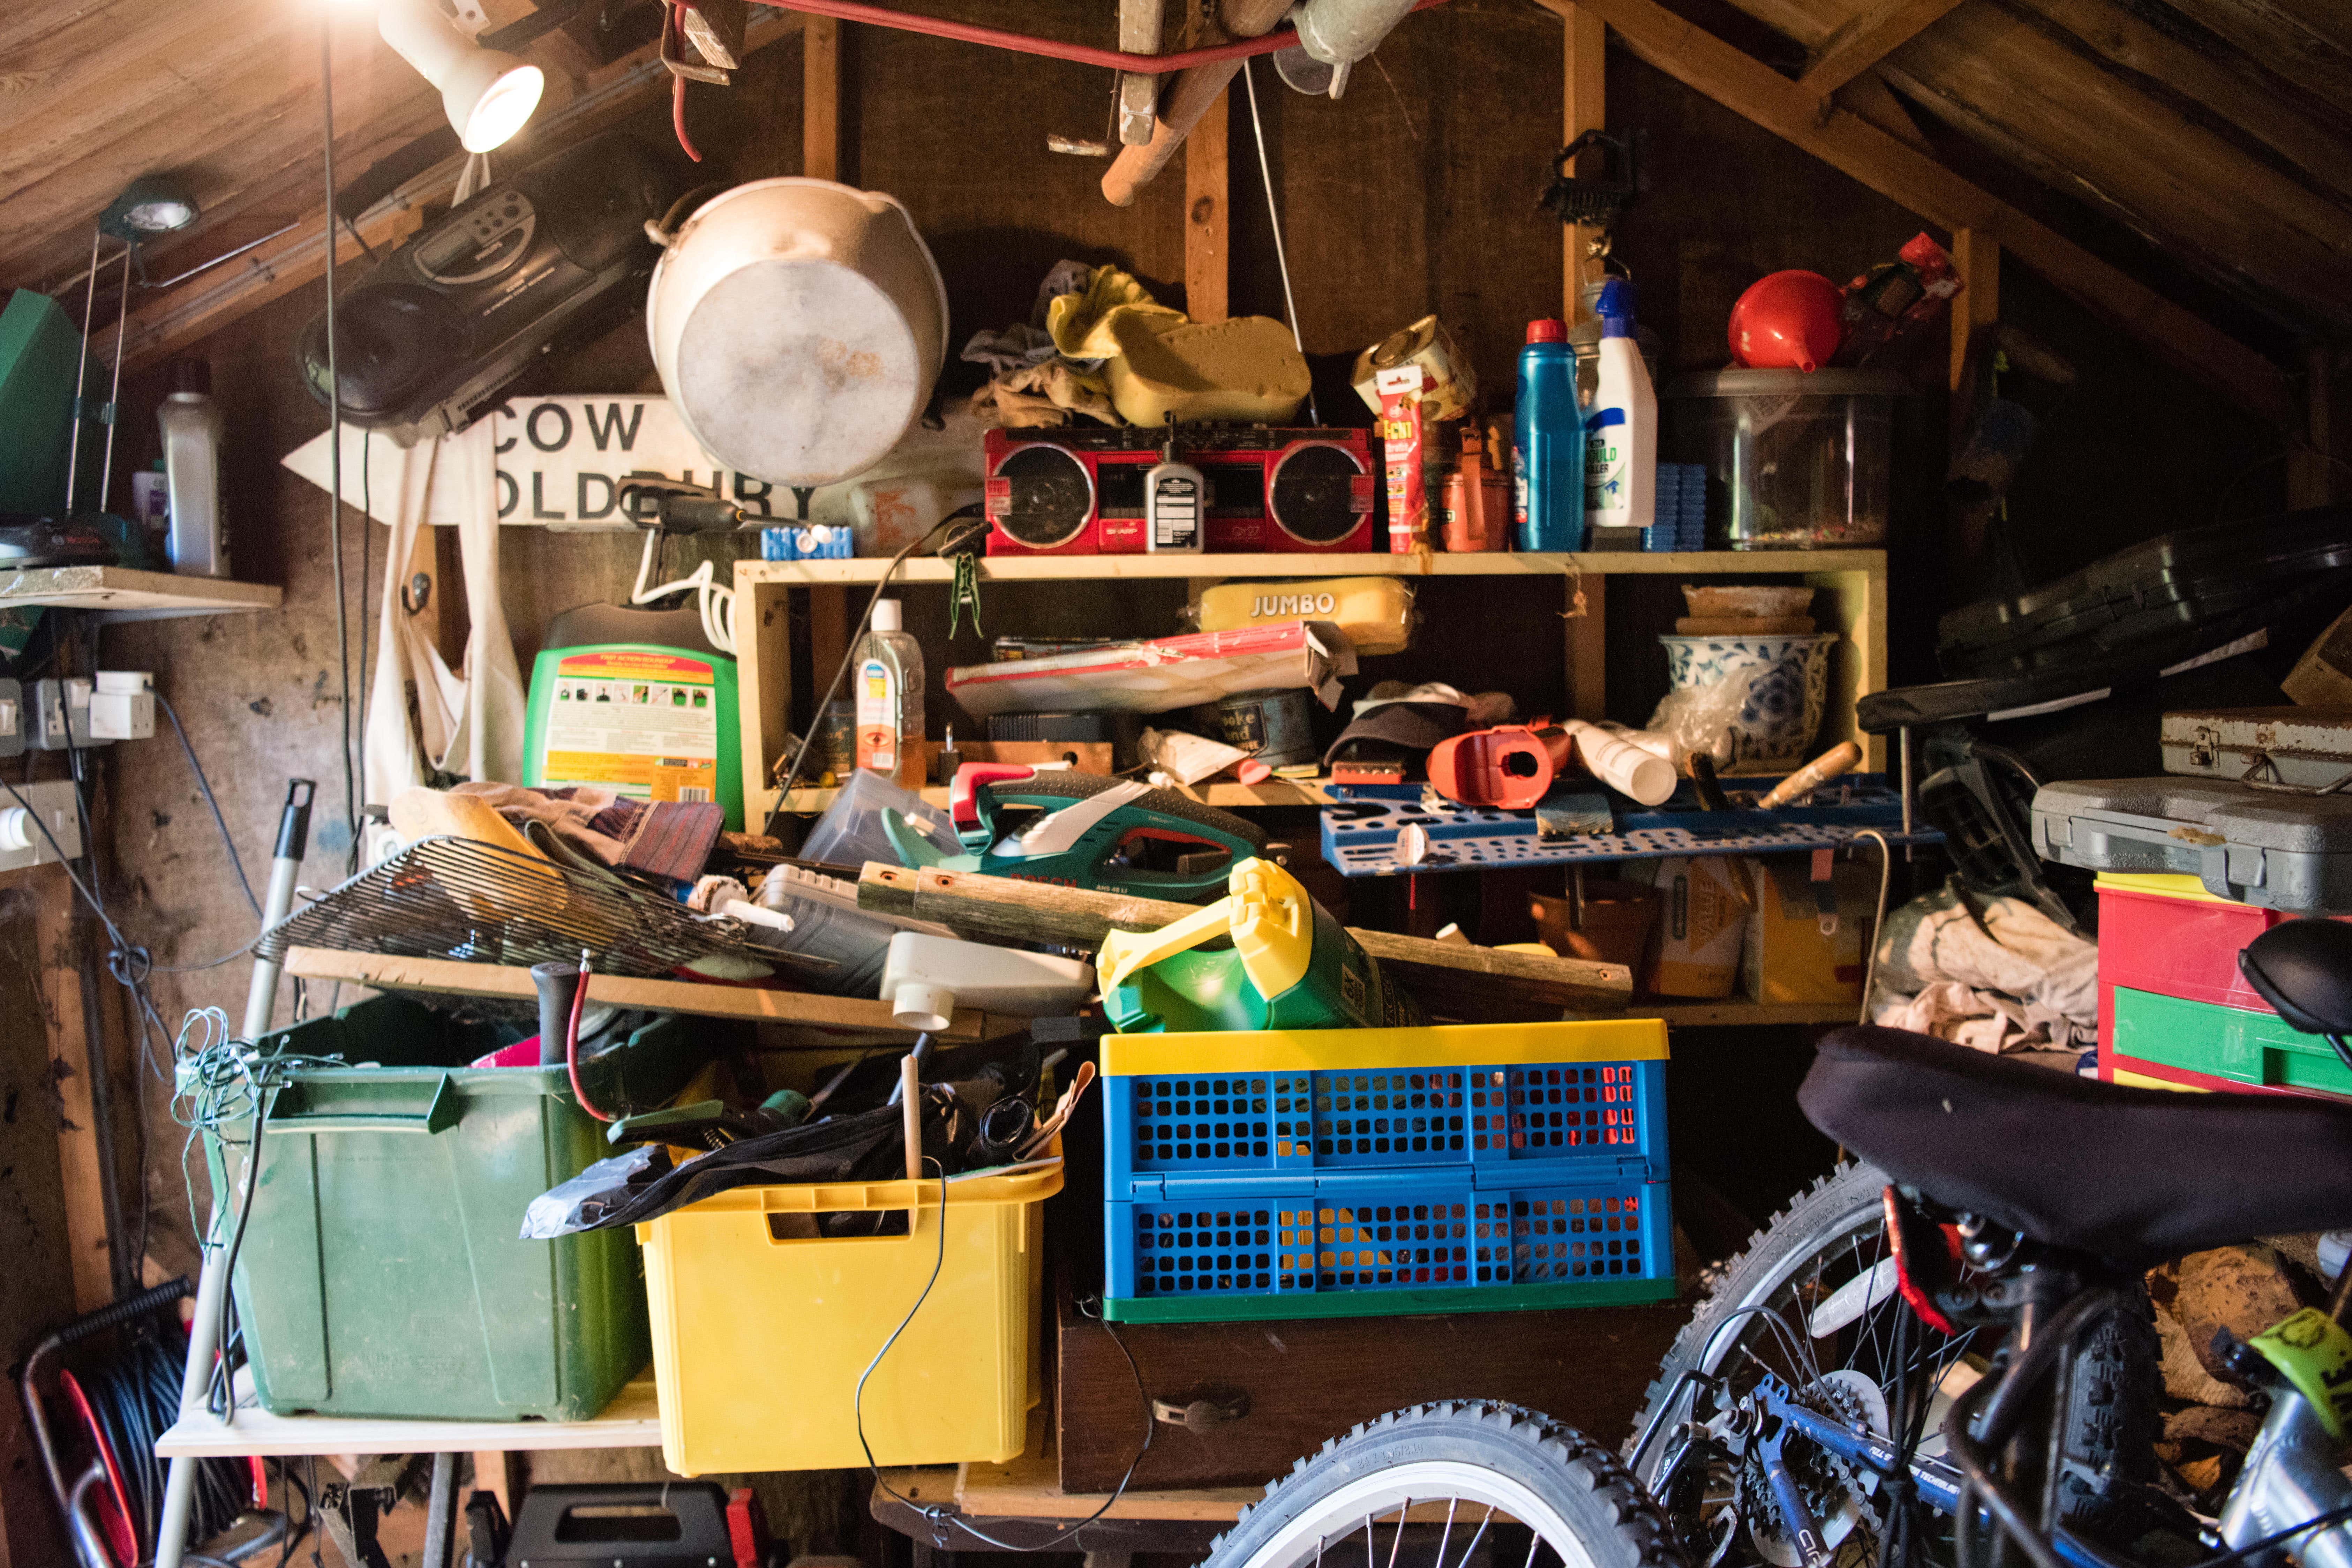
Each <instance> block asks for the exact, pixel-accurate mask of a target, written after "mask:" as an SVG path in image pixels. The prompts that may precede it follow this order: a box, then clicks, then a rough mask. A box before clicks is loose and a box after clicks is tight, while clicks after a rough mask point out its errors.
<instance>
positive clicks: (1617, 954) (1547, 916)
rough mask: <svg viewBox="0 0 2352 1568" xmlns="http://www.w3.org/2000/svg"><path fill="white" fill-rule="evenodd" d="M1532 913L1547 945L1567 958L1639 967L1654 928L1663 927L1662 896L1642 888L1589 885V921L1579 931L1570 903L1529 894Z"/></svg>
mask: <svg viewBox="0 0 2352 1568" xmlns="http://www.w3.org/2000/svg"><path fill="white" fill-rule="evenodd" d="M1528 913H1530V914H1532V915H1534V916H1535V921H1536V934H1537V935H1538V936H1540V937H1541V938H1542V939H1543V943H1544V945H1545V946H1546V947H1549V948H1550V949H1551V950H1552V951H1553V952H1557V953H1559V955H1560V956H1562V957H1563V958H1588V959H1592V960H1594V961H1596V962H1599V963H1623V964H1638V963H1641V962H1642V949H1643V946H1644V945H1645V944H1647V942H1649V940H1650V928H1651V926H1653V925H1654V924H1656V923H1657V919H1658V890H1657V889H1655V888H1652V887H1647V886H1644V885H1643V884H1642V883H1640V882H1607V881H1599V880H1592V881H1587V882H1586V883H1585V884H1584V918H1583V921H1581V922H1580V925H1579V926H1577V927H1576V928H1575V929H1571V928H1570V924H1569V900H1567V899H1565V898H1549V897H1547V896H1545V895H1544V894H1542V893H1529V894H1528Z"/></svg>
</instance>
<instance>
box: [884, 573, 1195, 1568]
mask: <svg viewBox="0 0 2352 1568" xmlns="http://www.w3.org/2000/svg"><path fill="white" fill-rule="evenodd" d="M908 548H909V549H911V548H913V546H911V545H910V546H908ZM899 553H900V554H901V555H902V556H903V555H904V554H905V552H904V551H901V552H899ZM869 613H870V609H869ZM923 1159H924V1162H925V1163H928V1164H932V1165H939V1164H940V1163H939V1162H938V1161H937V1160H934V1159H932V1158H931V1157H930V1156H929V1155H928V1154H927V1155H925V1156H923ZM918 1213H919V1209H917V1208H910V1209H908V1211H907V1228H908V1232H909V1234H911V1233H912V1232H913V1230H914V1225H915V1216H916V1215H917V1214H918ZM947 1258H948V1173H947V1167H946V1166H944V1165H940V1237H939V1249H938V1251H937V1252H935V1253H933V1254H932V1257H931V1277H930V1278H929V1279H926V1280H924V1281H923V1291H922V1294H921V1295H919V1296H917V1297H916V1298H915V1304H914V1305H913V1306H911V1307H909V1308H908V1309H907V1315H906V1316H905V1317H903V1318H901V1319H899V1320H898V1327H897V1328H895V1329H892V1330H891V1331H890V1337H889V1338H888V1339H887V1340H884V1341H883V1342H882V1348H881V1349H880V1350H878V1351H876V1352H874V1359H873V1360H872V1361H870V1362H867V1363H866V1370H865V1371H864V1372H861V1373H858V1374H857V1392H856V1394H855V1395H854V1396H852V1398H851V1400H850V1404H849V1408H850V1415H851V1416H852V1418H853V1419H854V1420H855V1421H856V1423H857V1446H858V1447H859V1448H861V1449H862V1450H864V1451H865V1454H866V1468H867V1469H868V1470H870V1471H871V1472H873V1476H874V1484H875V1485H876V1486H877V1487H880V1488H881V1489H883V1491H884V1492H886V1493H887V1494H888V1495H889V1496H890V1498H891V1499H892V1500H895V1501H897V1502H898V1503H899V1504H900V1505H901V1506H903V1507H905V1508H908V1509H912V1510H914V1511H915V1512H916V1513H917V1514H919V1515H920V1516H921V1517H922V1518H923V1520H924V1521H927V1522H928V1523H929V1525H930V1527H931V1529H932V1530H933V1531H935V1532H937V1531H942V1527H943V1526H946V1525H950V1524H952V1525H953V1526H955V1528H956V1529H958V1530H961V1531H963V1532H964V1533H965V1534H966V1535H969V1536H971V1538H972V1539H973V1540H975V1541H983V1542H987V1543H988V1544H989V1545H991V1546H992V1547H994V1548H996V1550H998V1551H999V1552H1051V1551H1052V1550H1053V1549H1054V1548H1055V1547H1056V1546H1059V1545H1060V1544H1061V1543H1062V1542H1065V1541H1069V1540H1071V1539H1073V1538H1075V1537H1076V1535H1077V1534H1078V1532H1079V1531H1082V1530H1085V1529H1086V1528H1087V1526H1088V1525H1090V1524H1093V1523H1094V1522H1095V1521H1097V1520H1099V1519H1101V1518H1102V1517H1103V1515H1105V1514H1107V1513H1108V1512H1109V1511H1110V1510H1111V1509H1112V1508H1113V1507H1115V1506H1116V1505H1117V1504H1118V1500H1119V1499H1120V1498H1122V1497H1124V1496H1126V1495H1127V1487H1128V1483H1129V1481H1132V1480H1133V1479H1135V1471H1136V1467H1137V1466H1139V1465H1140V1464H1142V1463H1143V1456H1144V1455H1146V1454H1149V1453H1150V1452H1151V1436H1152V1431H1153V1428H1154V1426H1156V1425H1157V1417H1155V1416H1154V1415H1152V1413H1151V1397H1150V1394H1146V1393H1145V1392H1144V1388H1143V1369H1142V1368H1140V1367H1139V1366H1137V1365H1136V1364H1135V1352H1132V1351H1130V1350H1129V1349H1128V1348H1127V1342H1126V1341H1125V1340H1122V1339H1120V1338H1119V1337H1118V1331H1117V1330H1115V1329H1113V1328H1112V1327H1111V1326H1110V1323H1109V1321H1108V1320H1104V1321H1103V1331H1104V1332H1106V1333H1108V1334H1109V1335H1110V1342H1111V1343H1113V1344H1115V1345H1117V1346H1118V1353H1119V1354H1121V1355H1123V1356H1125V1357H1126V1358H1127V1370H1128V1371H1129V1373H1133V1374H1134V1377H1135V1393H1136V1396H1137V1397H1138V1398H1139V1399H1140V1400H1142V1402H1143V1444H1142V1446H1141V1447H1139V1448H1137V1449H1136V1450H1135V1458H1132V1459H1129V1461H1128V1464H1127V1473H1126V1474H1125V1475H1123V1476H1121V1477H1119V1478H1118V1486H1116V1487H1114V1488H1112V1489H1111V1494H1110V1496H1108V1497H1107V1498H1105V1499H1103V1505H1102V1507H1100V1508H1098V1509H1097V1510H1094V1512H1092V1513H1090V1514H1088V1515H1087V1517H1086V1518H1084V1519H1082V1520H1080V1521H1078V1522H1077V1523H1076V1524H1073V1525H1071V1526H1070V1527H1068V1528H1067V1529H1066V1530H1060V1531H1055V1533H1054V1534H1052V1535H1050V1536H1047V1537H1046V1538H1045V1540H1043V1541H1040V1542H1035V1543H1034V1544H1032V1545H1028V1546H1023V1545H1019V1544H1017V1543H1015V1542H1010V1541H999V1540H998V1539H997V1538H996V1537H994V1536H992V1535H990V1534H988V1533H987V1532H986V1531H981V1530H975V1529H974V1528H972V1525H971V1521H969V1520H967V1519H965V1518H964V1517H963V1516H962V1515H961V1514H960V1513H958V1512H957V1511H956V1510H954V1509H952V1508H942V1507H940V1505H938V1504H937V1503H934V1504H932V1505H930V1506H929V1507H928V1508H923V1507H918V1506H917V1505H916V1503H915V1502H914V1500H912V1499H910V1498H906V1497H901V1496H899V1494H898V1489H897V1488H895V1487H893V1486H892V1485H891V1484H890V1483H889V1482H888V1481H887V1480H886V1479H883V1475H882V1467H881V1466H880V1465H878V1464H877V1463H875V1460H874V1445H873V1444H871V1443H869V1442H867V1441H866V1379H867V1378H870V1377H872V1376H873V1375H874V1371H875V1369H876V1368H877V1367H878V1366H880V1365H881V1364H882V1358H883V1357H884V1356H886V1355H888V1354H889V1353H890V1347H891V1346H892V1345H895V1344H897V1343H898V1336H899V1335H901V1334H903V1333H905V1332H906V1331H907V1329H908V1325H909V1324H911V1323H913V1322H914V1321H915V1314H916V1313H918V1312H919V1311H921V1310H923V1303H924V1302H925V1301H927V1300H930V1295H931V1287H932V1286H934V1285H936V1284H938V1283H939V1282H940V1269H941V1268H943V1267H945V1266H946V1263H947ZM940 1539H941V1541H942V1542H944V1541H945V1539H946V1537H945V1535H944V1533H941V1535H940Z"/></svg>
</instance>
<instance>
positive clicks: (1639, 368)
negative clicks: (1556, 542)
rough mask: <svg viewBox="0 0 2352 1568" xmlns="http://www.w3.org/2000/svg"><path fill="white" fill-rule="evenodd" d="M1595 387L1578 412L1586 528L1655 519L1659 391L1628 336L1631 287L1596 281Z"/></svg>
mask: <svg viewBox="0 0 2352 1568" xmlns="http://www.w3.org/2000/svg"><path fill="white" fill-rule="evenodd" d="M1600 315H1601V366H1600V374H1601V379H1600V384H1599V385H1598V386H1597V387H1596V388H1595V389H1594V391H1593V394H1592V406H1591V408H1590V409H1589V410H1587V411H1586V413H1585V416H1584V433H1585V446H1584V522H1585V527H1586V529H1587V530H1588V531H1589V530H1591V529H1595V528H1647V527H1649V526H1650V525H1651V524H1652V523H1654V522H1655V521H1657V516H1658V395H1657V392H1656V391H1655V389H1654V388H1653V387H1652V386H1651V385H1650V372H1649V369H1648V367H1647V366H1645V365H1644V364H1643V363H1642V351H1641V347H1640V345H1639V344H1637V343H1636V342H1634V341H1633V284H1631V283H1629V282H1627V281H1626V280H1625V279H1622V278H1612V279H1609V281H1608V282H1606V283H1604V284H1602V285H1601V308H1600Z"/></svg>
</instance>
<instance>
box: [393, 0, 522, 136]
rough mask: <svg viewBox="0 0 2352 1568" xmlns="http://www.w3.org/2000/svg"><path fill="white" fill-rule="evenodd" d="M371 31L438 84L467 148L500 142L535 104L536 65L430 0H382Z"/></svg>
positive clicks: (510, 133)
mask: <svg viewBox="0 0 2352 1568" xmlns="http://www.w3.org/2000/svg"><path fill="white" fill-rule="evenodd" d="M376 31H377V32H378V33H379V34H381V35H382V36H383V41H384V42H385V43H387V44H390V45H391V46H392V47H393V48H394V50H396V51H397V52H398V53H399V55H400V58H403V59H404V60H406V61H407V62H408V63H409V64H410V65H412V66H415V68H416V70H417V72H418V74H419V75H421V76H423V77H424V78H425V80H426V81H429V82H431V83H432V84H433V85H434V86H435V87H436V88H439V89H441V107H442V109H443V110H444V111H446V113H447V114H448V116H449V123H450V124H451V125H452V126H454V127H456V128H457V140H458V142H460V144H462V145H463V146H464V147H465V149H466V151H467V152H468V153H487V152H489V151H490V150H491V149H492V148H494V147H499V146H503V145H505V143H506V142H507V141H508V140H509V138H511V137H512V136H513V135H514V133H515V132H518V131H520V130H521V129H522V127H523V122H524V121H528V120H529V119H530V116H531V111H532V110H535V109H537V108H538V107H539V95H540V93H541V91H542V90H543V89H545V88H546V85H547V79H546V77H545V76H544V75H542V74H541V71H540V68H538V67H537V66H534V65H530V64H527V63H525V62H524V61H522V60H519V59H517V58H514V57H513V56H512V55H502V54H499V53H496V52H494V51H492V50H489V49H486V48H483V47H480V46H479V45H478V44H476V43H475V42H474V41H473V40H472V39H471V38H468V37H466V35H465V34H463V33H461V32H459V31H458V30H457V25H456V24H455V23H453V22H451V21H450V20H449V18H448V17H446V16H443V15H442V14H441V11H440V8H439V7H438V6H436V5H434V3H433V0H383V7H382V9H381V10H380V11H378V13H377V15H376Z"/></svg>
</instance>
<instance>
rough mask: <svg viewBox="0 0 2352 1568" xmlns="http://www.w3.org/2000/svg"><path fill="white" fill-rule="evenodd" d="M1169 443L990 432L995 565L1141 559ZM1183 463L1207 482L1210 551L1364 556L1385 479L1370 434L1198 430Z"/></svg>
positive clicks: (1116, 434) (1185, 435)
mask: <svg viewBox="0 0 2352 1568" xmlns="http://www.w3.org/2000/svg"><path fill="white" fill-rule="evenodd" d="M1165 440H1166V436H1165V434H1164V433H1163V432H1160V431H1155V430H1146V429H1141V428H1129V429H1124V430H991V431H989V432H988V437H987V443H986V446H985V448H984V450H985V452H986V455H987V462H988V521H989V525H990V526H989V534H988V552H989V553H990V554H991V555H1140V554H1142V553H1143V547H1144V531H1143V479H1144V476H1145V475H1146V474H1149V473H1150V471H1151V469H1152V468H1153V467H1154V466H1155V465H1157V464H1158V463H1160V461H1162V459H1163V456H1164V454H1163V443H1164V442H1165ZM1176 440H1177V457H1178V459H1179V460H1180V461H1182V462H1186V463H1190V464H1191V465H1192V467H1194V468H1198V469H1200V470H1201V473H1202V477H1203V478H1205V479H1207V480H1208V481H1209V508H1208V513H1209V515H1208V527H1207V530H1206V539H1205V547H1206V548H1207V549H1208V550H1210V551H1211V552H1217V553H1225V552H1240V551H1265V552H1280V553H1292V554H1296V553H1301V552H1367V551H1374V550H1378V549H1379V548H1380V545H1379V544H1378V543H1376V542H1374V539H1375V536H1374V532H1373V517H1372V508H1373V502H1374V494H1375V490H1376V487H1377V486H1378V484H1379V470H1378V469H1377V468H1376V467H1375V466H1374V464H1373V462H1372V453H1371V441H1370V432H1368V431H1364V430H1350V429H1319V428H1308V429H1288V430H1277V429H1274V428H1271V427H1269V426H1264V425H1194V426H1184V427H1182V428H1181V430H1180V431H1179V432H1178V434H1177V437H1176Z"/></svg>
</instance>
